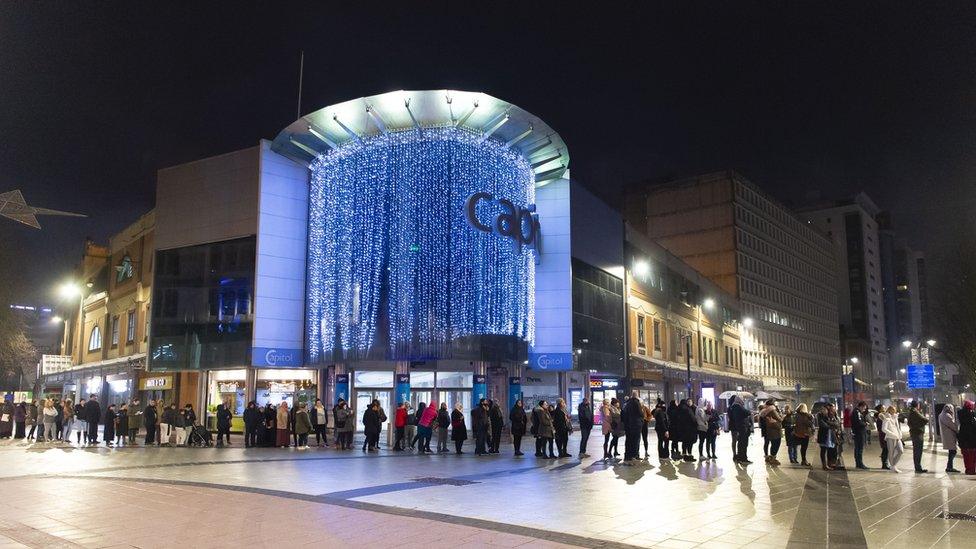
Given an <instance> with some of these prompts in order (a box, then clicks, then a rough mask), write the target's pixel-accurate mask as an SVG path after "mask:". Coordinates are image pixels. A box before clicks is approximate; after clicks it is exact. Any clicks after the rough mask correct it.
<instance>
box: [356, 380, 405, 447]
mask: <svg viewBox="0 0 976 549" xmlns="http://www.w3.org/2000/svg"><path fill="white" fill-rule="evenodd" d="M355 395H356V400H355V402H353V413H354V414H355V416H356V417H355V419H356V432H358V433H361V432H362V431H363V413H364V412H365V411H366V408H367V407H368V406H369V405H370V404H371V403H372V402H373V401H374V400H378V401H380V407H382V408H383V412H384V413H385V414H386V418H387V420H386V421H384V422H383V424H382V425H380V440H382V437H383V434H384V433H385V432H386V428H387V424H388V423H389V422H390V421H391V420H392V419H393V415H394V414H395V413H396V411H395V409H394V408H391V407H390V402H391V400H392V398H393V391H391V390H389V389H359V390H357V391H356V392H355Z"/></svg>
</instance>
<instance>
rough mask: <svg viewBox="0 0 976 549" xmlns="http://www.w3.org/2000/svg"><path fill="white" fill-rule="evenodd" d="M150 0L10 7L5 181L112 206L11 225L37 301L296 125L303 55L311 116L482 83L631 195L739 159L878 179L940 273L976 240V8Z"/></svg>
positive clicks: (1, 254)
mask: <svg viewBox="0 0 976 549" xmlns="http://www.w3.org/2000/svg"><path fill="white" fill-rule="evenodd" d="M132 4H134V3H128V2H125V3H111V2H98V3H87V2H44V3H40V2H3V3H0V139H2V141H0V192H3V191H6V190H12V189H22V190H23V192H24V194H25V196H26V198H27V200H28V202H29V203H32V204H34V205H38V206H44V207H49V208H56V209H64V210H71V211H77V212H81V213H85V214H88V215H89V216H90V217H89V218H87V219H74V218H51V217H47V218H40V221H41V224H42V226H43V230H41V231H36V230H33V229H30V228H28V227H25V226H21V225H18V224H15V223H13V222H11V221H8V220H5V219H0V283H3V284H12V285H13V287H14V288H15V289H16V291H17V292H18V299H21V300H22V301H28V302H31V301H32V302H38V303H39V302H47V303H50V302H52V300H53V299H54V295H53V292H52V290H53V288H54V287H55V286H56V284H57V283H58V282H59V281H61V280H64V279H66V278H67V277H68V276H69V274H70V271H71V269H72V267H73V265H74V264H75V263H76V262H77V261H78V259H79V258H80V255H81V251H82V247H83V246H82V245H83V241H84V237H85V236H91V237H92V238H94V239H96V240H98V241H104V242H107V237H108V235H110V234H112V233H113V232H115V231H118V230H119V229H121V228H122V227H124V226H125V225H127V224H129V223H131V222H132V221H134V220H135V219H136V218H137V217H138V216H139V215H140V214H142V213H144V212H145V211H148V210H149V209H150V208H151V207H152V206H153V200H154V194H155V179H156V170H158V169H160V168H163V167H166V166H171V165H174V164H179V163H183V162H188V161H191V160H195V159H199V158H203V157H207V156H211V155H215V154H220V153H225V152H229V151H233V150H237V149H240V148H244V147H249V146H253V145H255V144H256V143H257V142H258V140H259V139H262V138H267V139H270V138H273V137H274V136H275V135H276V134H277V133H278V131H279V130H281V129H282V128H284V127H285V126H286V125H288V124H289V123H290V122H292V121H294V120H295V118H296V109H297V103H296V101H297V80H298V57H299V50H305V55H306V58H305V82H304V95H303V101H302V106H301V111H302V113H307V112H310V111H313V110H316V109H319V108H321V107H324V106H327V105H330V104H332V103H337V102H340V101H344V100H348V99H352V98H356V97H361V96H364V95H372V94H377V93H382V92H386V91H390V90H395V89H444V88H453V89H465V90H478V91H484V92H486V93H489V94H492V95H495V96H497V97H499V98H501V99H504V100H507V101H510V102H512V103H514V104H516V105H519V106H520V107H522V108H524V109H526V110H528V111H530V112H532V113H534V114H536V115H537V116H539V117H541V118H542V119H544V120H545V121H547V122H548V123H549V125H551V126H552V127H553V128H554V129H555V130H556V131H558V132H559V133H560V134H561V135H562V137H563V138H564V139H565V140H566V142H567V144H568V146H569V152H570V155H571V163H570V168H571V170H572V174H573V177H574V178H575V179H578V180H579V181H581V182H582V183H583V184H584V185H585V186H587V187H589V188H590V189H592V190H593V191H594V192H596V193H597V194H599V195H600V196H603V197H605V198H606V199H607V200H609V201H611V202H612V203H614V204H618V201H619V199H620V194H621V189H622V188H623V187H624V186H625V185H628V184H631V183H633V182H635V181H641V180H645V179H650V180H654V181H661V180H666V179H668V178H674V177H685V176H690V175H695V174H698V173H702V172H707V171H714V170H720V169H726V168H735V169H737V170H739V171H740V172H742V173H743V174H744V175H745V176H746V177H748V178H749V179H751V180H752V181H754V182H756V183H757V184H759V185H760V186H761V187H763V188H764V189H765V190H766V191H767V192H769V193H770V194H772V195H773V196H775V197H777V198H780V199H781V200H783V201H786V202H789V203H793V204H800V203H803V202H804V201H805V200H808V199H810V198H811V197H812V196H814V194H815V193H818V192H819V193H820V196H821V197H827V198H829V197H840V196H845V195H850V194H853V193H855V192H857V191H861V190H863V191H866V192H867V193H868V194H869V195H870V196H872V197H873V198H874V200H875V201H876V202H877V203H878V204H879V205H880V206H881V207H882V208H885V209H890V210H892V211H893V212H894V216H895V217H894V219H895V223H896V226H897V227H898V228H899V229H900V234H901V235H902V236H903V237H905V238H906V239H908V240H909V241H910V242H911V243H912V244H913V245H914V246H917V247H919V248H921V249H923V250H925V251H927V252H928V253H929V254H930V255H931V256H932V257H933V264H934V266H935V268H936V269H937V268H938V267H937V265H938V261H941V260H942V258H943V257H945V256H946V250H948V249H951V243H952V242H956V241H960V240H962V241H965V242H967V243H968V244H969V245H971V243H972V241H973V238H974V237H976V222H974V216H973V215H972V213H971V212H973V211H974V209H976V152H974V146H976V5H974V4H973V3H972V2H960V3H957V4H952V3H942V2H939V3H938V4H940V7H934V6H929V5H928V4H933V3H928V2H916V3H915V4H919V5H924V10H925V11H919V9H907V8H906V9H901V8H899V7H898V4H897V3H892V2H875V3H868V2H864V3H861V2H857V3H845V4H859V5H858V6H851V5H842V7H836V8H835V7H829V6H828V5H827V4H826V3H821V2H804V3H797V2H766V3H762V4H760V3H752V2H748V3H744V2H702V3H698V2H676V3H675V4H674V6H679V7H672V8H666V7H665V8H661V7H656V8H654V9H647V10H640V11H639V10H637V9H636V8H635V9H622V8H619V7H618V8H617V9H606V10H605V11H595V10H596V8H595V6H597V5H598V4H599V5H603V6H610V5H611V4H613V5H617V4H616V3H609V2H604V3H586V4H585V5H586V6H587V9H579V10H574V9H570V8H567V7H565V5H564V4H563V3H555V2H553V3H547V4H545V5H541V4H538V5H537V3H535V2H519V3H511V4H504V5H503V4H500V3H499V4H497V5H496V3H487V2H481V3H478V7H477V9H471V10H470V11H466V10H465V9H463V6H465V5H468V4H469V3H465V2H398V3H391V4H389V5H387V4H369V3H365V2H355V3H348V4H353V5H354V7H353V8H350V9H348V11H344V12H343V11H337V10H335V9H322V10H318V11H312V10H311V9H310V8H311V7H312V6H313V4H315V3H314V2H301V3H294V4H292V3H285V2H282V3H279V2H266V3H261V4H260V7H252V6H253V4H252V3H246V5H247V7H244V6H243V5H244V4H245V3H243V2H242V3H239V4H231V3H226V4H221V3H215V2H208V3H206V4H207V6H206V7H204V8H200V7H196V4H197V3H193V4H192V5H193V7H191V8H187V9H177V8H175V7H173V8H170V7H169V4H168V3H156V4H155V6H156V7H154V8H153V9H149V8H147V7H145V6H142V5H140V6H134V5H132ZM330 4H332V3H330ZM334 4H336V5H338V4H339V3H334ZM344 4H345V3H344ZM530 4H531V5H530ZM780 4H789V5H790V6H791V7H781V6H780ZM799 4H803V6H804V7H803V8H798V7H796V5H799ZM861 4H863V5H861ZM147 5H148V4H147ZM190 5H191V4H190V3H185V4H181V6H190ZM635 5H636V3H635ZM733 5H734V7H733ZM905 5H906V6H907V5H908V4H907V3H906V4H905ZM696 6H697V7H696ZM770 6H775V7H770ZM330 7H331V6H330ZM262 8H263V9H262Z"/></svg>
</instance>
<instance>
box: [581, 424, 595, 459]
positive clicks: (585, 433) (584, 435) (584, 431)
mask: <svg viewBox="0 0 976 549" xmlns="http://www.w3.org/2000/svg"><path fill="white" fill-rule="evenodd" d="M590 429H592V427H581V428H580V445H579V453H580V457H582V456H583V455H584V454H586V443H587V442H588V441H589V440H590Z"/></svg>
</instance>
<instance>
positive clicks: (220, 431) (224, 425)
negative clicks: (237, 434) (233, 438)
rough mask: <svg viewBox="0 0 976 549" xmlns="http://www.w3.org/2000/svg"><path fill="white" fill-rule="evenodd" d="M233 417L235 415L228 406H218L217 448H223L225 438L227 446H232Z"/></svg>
mask: <svg viewBox="0 0 976 549" xmlns="http://www.w3.org/2000/svg"><path fill="white" fill-rule="evenodd" d="M233 417H234V414H232V413H231V411H230V410H228V409H227V406H224V405H223V404H218V405H217V446H222V445H223V444H224V439H225V438H226V439H227V445H228V446H230V421H231V419H232V418H233Z"/></svg>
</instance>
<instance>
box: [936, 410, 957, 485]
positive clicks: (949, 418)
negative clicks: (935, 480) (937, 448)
mask: <svg viewBox="0 0 976 549" xmlns="http://www.w3.org/2000/svg"><path fill="white" fill-rule="evenodd" d="M939 432H940V433H941V434H942V447H943V448H945V449H946V450H948V451H949V461H948V462H946V473H958V472H959V470H958V469H956V468H955V467H953V466H952V461H953V460H954V459H956V437H957V436H958V434H959V422H958V421H957V420H956V409H955V408H954V407H953V406H952V404H946V405H945V406H943V407H942V413H941V414H939Z"/></svg>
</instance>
